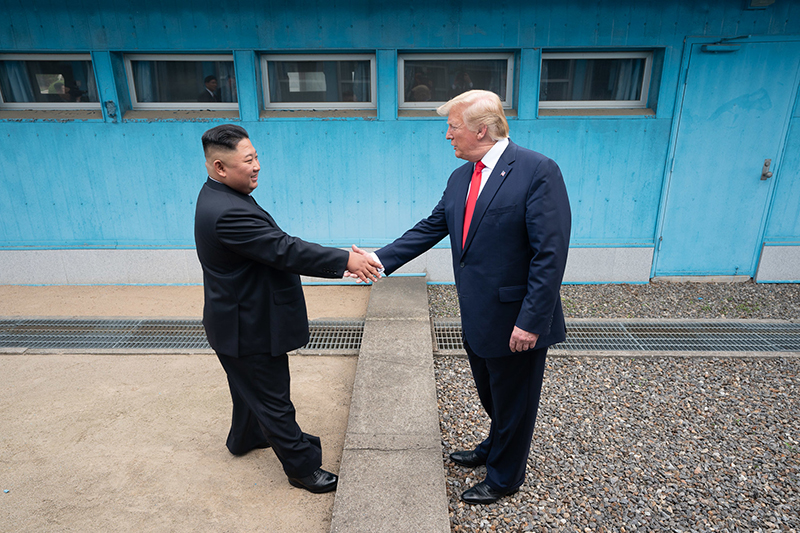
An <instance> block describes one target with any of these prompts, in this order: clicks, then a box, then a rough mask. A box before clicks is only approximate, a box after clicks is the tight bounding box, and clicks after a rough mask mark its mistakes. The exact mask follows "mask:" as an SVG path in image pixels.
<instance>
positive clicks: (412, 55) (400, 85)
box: [397, 52, 516, 110]
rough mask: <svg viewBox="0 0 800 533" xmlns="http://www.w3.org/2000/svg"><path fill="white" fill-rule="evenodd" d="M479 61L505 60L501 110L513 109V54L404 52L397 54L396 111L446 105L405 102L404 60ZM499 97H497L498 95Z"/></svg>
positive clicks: (442, 102)
mask: <svg viewBox="0 0 800 533" xmlns="http://www.w3.org/2000/svg"><path fill="white" fill-rule="evenodd" d="M426 59H429V60H439V61H448V60H456V59H462V60H481V59H505V60H506V98H505V100H503V99H501V102H502V103H503V109H513V108H514V83H515V78H514V76H515V69H516V64H515V63H516V62H515V59H516V54H515V53H514V52H475V53H470V52H463V53H461V52H455V53H441V54H437V53H416V52H406V53H398V54H397V107H398V109H404V110H409V109H416V110H422V109H436V108H438V107H439V106H441V105H443V104H445V103H447V100H445V101H438V100H437V101H429V102H406V101H405V99H406V95H405V81H406V80H405V77H404V76H405V62H406V60H426ZM498 96H499V95H498Z"/></svg>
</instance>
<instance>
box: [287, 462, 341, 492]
mask: <svg viewBox="0 0 800 533" xmlns="http://www.w3.org/2000/svg"><path fill="white" fill-rule="evenodd" d="M338 481H339V476H337V475H336V474H332V473H330V472H328V471H327V470H323V469H321V468H317V469H316V470H314V471H313V472H312V473H311V474H310V475H308V476H306V477H290V478H289V483H290V484H291V485H292V486H293V487H297V488H300V489H306V490H307V491H309V492H313V493H315V494H320V493H322V492H330V491H332V490H335V489H336V483H338Z"/></svg>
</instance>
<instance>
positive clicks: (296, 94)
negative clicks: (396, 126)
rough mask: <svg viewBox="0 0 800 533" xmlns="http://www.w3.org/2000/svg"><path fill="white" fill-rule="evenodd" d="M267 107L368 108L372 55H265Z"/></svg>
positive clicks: (371, 87) (373, 105) (369, 103)
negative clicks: (322, 57)
mask: <svg viewBox="0 0 800 533" xmlns="http://www.w3.org/2000/svg"><path fill="white" fill-rule="evenodd" d="M264 64H265V65H266V72H267V76H266V78H267V79H266V80H265V82H266V84H267V98H266V101H267V107H271V108H283V109H291V108H306V109H308V108H323V109H331V108H348V107H349V108H359V107H360V108H371V107H375V104H374V97H373V83H372V78H373V73H372V71H373V61H372V58H371V56H335V57H332V58H328V57H326V58H325V59H321V58H320V57H319V56H317V57H310V56H300V57H298V56H264V58H263V62H262V65H264Z"/></svg>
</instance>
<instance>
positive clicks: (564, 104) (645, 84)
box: [539, 50, 654, 109]
mask: <svg viewBox="0 0 800 533" xmlns="http://www.w3.org/2000/svg"><path fill="white" fill-rule="evenodd" d="M653 55H654V54H653V51H652V50H646V51H619V52H542V59H541V63H540V65H539V90H540V91H541V86H542V77H541V73H542V71H543V70H544V61H545V60H547V59H644V60H645V62H644V71H643V76H642V88H641V92H640V93H639V99H638V100H542V99H541V94H540V98H539V109H646V108H647V102H648V99H649V97H650V78H651V76H652V73H653Z"/></svg>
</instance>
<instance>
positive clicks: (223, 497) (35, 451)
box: [0, 286, 369, 533]
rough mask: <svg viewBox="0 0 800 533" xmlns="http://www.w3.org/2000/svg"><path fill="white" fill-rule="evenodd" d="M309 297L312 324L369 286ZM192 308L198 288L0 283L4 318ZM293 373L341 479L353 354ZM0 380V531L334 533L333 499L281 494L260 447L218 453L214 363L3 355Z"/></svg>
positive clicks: (158, 313)
mask: <svg viewBox="0 0 800 533" xmlns="http://www.w3.org/2000/svg"><path fill="white" fill-rule="evenodd" d="M306 289H307V290H306V294H307V301H308V307H309V315H310V316H311V317H312V318H323V317H325V318H352V317H358V316H364V315H365V313H366V304H367V300H368V298H369V289H368V288H366V287H360V286H348V287H329V286H311V287H307V288H306ZM201 312H202V288H201V287H97V286H94V287H73V286H64V287H14V286H0V316H153V317H165V316H180V317H199V316H200V314H201ZM290 365H291V371H292V398H293V401H294V403H295V406H296V408H297V419H298V422H299V423H300V426H301V427H302V428H303V429H304V430H305V431H306V432H308V433H313V434H316V435H319V436H320V437H321V438H322V443H323V467H324V468H327V469H329V470H331V471H333V472H338V469H339V461H340V458H341V452H342V446H343V444H344V436H345V430H346V427H347V416H348V412H349V404H350V394H351V389H352V385H353V379H354V376H355V367H356V358H355V357H341V356H292V357H291V358H290ZM0 376H2V387H0V490H2V491H3V492H2V493H0V531H15V532H17V531H20V532H34V531H35V532H42V531H46V532H50V531H80V532H87V531H126V532H127V531H140V532H147V531H159V532H161V531H169V532H189V531H192V532H194V531H215V532H216V531H219V532H250V531H268V532H277V533H280V532H290V531H291V532H293V533H298V532H304V533H305V532H311V533H314V532H324V531H328V530H329V528H330V520H331V511H332V508H333V500H334V494H333V493H330V494H322V495H317V494H311V493H308V492H306V491H304V490H301V489H296V488H293V487H291V486H290V485H289V484H288V482H287V480H286V476H285V475H284V474H283V471H282V469H281V467H280V463H279V462H278V460H277V458H276V457H275V455H274V453H273V452H272V451H271V450H269V449H266V450H256V451H253V452H251V453H250V454H248V455H246V456H244V457H233V456H232V455H230V454H229V453H228V451H227V449H226V448H225V445H224V443H225V437H226V435H227V431H228V427H229V422H230V409H231V406H230V396H229V393H228V388H227V383H226V380H225V373H224V371H223V370H222V368H221V366H220V365H219V362H218V361H217V360H216V357H215V356H213V355H148V354H141V355H91V354H88V355H87V354H78V355H76V354H51V355H0ZM6 491H8V492H6Z"/></svg>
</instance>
